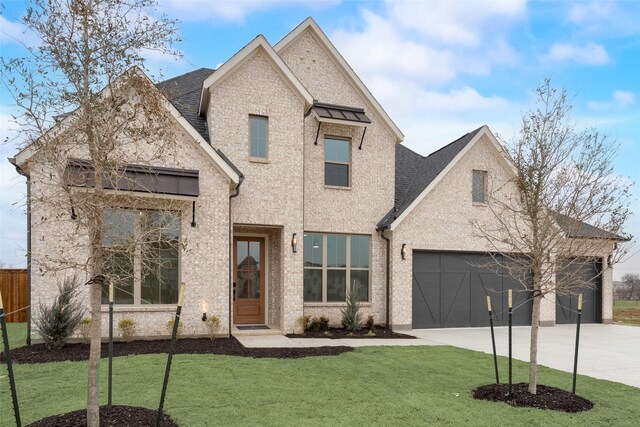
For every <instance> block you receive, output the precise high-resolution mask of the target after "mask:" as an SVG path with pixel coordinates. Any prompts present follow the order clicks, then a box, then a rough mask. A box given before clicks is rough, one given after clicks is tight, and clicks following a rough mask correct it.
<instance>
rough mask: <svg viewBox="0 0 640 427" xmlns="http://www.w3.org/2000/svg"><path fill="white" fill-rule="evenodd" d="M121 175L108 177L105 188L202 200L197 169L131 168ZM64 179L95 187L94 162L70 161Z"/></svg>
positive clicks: (141, 166) (126, 167)
mask: <svg viewBox="0 0 640 427" xmlns="http://www.w3.org/2000/svg"><path fill="white" fill-rule="evenodd" d="M117 175H118V176H116V177H108V176H105V178H104V179H103V184H102V186H103V188H104V189H107V190H120V191H136V192H144V193H154V194H167V195H176V196H187V197H198V195H199V194H200V188H199V179H198V175H199V172H198V171H197V170H191V169H175V168H166V167H158V166H143V165H127V166H125V167H123V168H121V169H119V171H118V174H117ZM64 180H65V183H66V184H68V185H72V186H75V187H93V186H94V185H95V176H94V167H93V163H91V162H90V161H88V160H82V159H69V161H68V162H67V167H66V170H65V175H64Z"/></svg>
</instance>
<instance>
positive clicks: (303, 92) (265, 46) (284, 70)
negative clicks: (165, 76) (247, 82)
mask: <svg viewBox="0 0 640 427" xmlns="http://www.w3.org/2000/svg"><path fill="white" fill-rule="evenodd" d="M256 50H261V51H262V52H263V53H264V54H265V56H266V58H267V59H268V60H269V62H270V63H271V65H272V66H273V67H274V69H275V70H276V72H277V73H278V74H279V75H280V76H281V77H282V79H283V80H284V81H285V82H286V83H287V84H288V85H289V87H290V88H291V90H292V91H293V92H294V93H295V94H297V95H298V96H299V97H300V98H301V99H302V100H303V101H304V102H305V111H307V109H308V108H309V107H311V105H313V96H311V94H310V93H309V91H308V90H307V89H306V88H305V87H304V86H303V85H302V83H300V80H298V78H297V77H296V76H295V75H294V74H293V72H292V71H291V70H290V69H289V67H287V64H285V63H284V61H283V60H282V58H280V57H279V56H278V54H277V53H276V51H275V50H273V47H271V45H270V44H269V42H267V39H265V38H264V36H263V35H262V34H260V35H259V36H257V37H256V38H255V39H253V40H252V41H251V42H250V43H249V44H247V45H246V46H245V47H243V48H242V49H240V50H239V51H238V52H236V54H235V55H233V56H232V57H231V58H229V60H227V62H225V63H224V64H222V65H221V66H220V67H219V68H218V69H217V70H216V72H215V73H213V74H211V75H210V76H209V77H207V79H206V80H205V81H204V82H203V83H202V93H201V95H200V106H199V108H198V113H199V114H201V115H204V114H206V111H207V106H208V105H209V99H210V94H209V89H210V88H211V87H212V86H214V85H216V84H217V83H219V82H221V81H223V80H224V79H225V78H226V77H228V75H230V74H231V73H232V72H233V71H234V70H236V69H237V68H238V67H239V66H241V65H242V64H243V63H244V61H245V60H246V59H247V58H249V57H250V56H251V54H252V53H254V52H255V51H256Z"/></svg>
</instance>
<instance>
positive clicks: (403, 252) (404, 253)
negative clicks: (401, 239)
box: [400, 243, 407, 261]
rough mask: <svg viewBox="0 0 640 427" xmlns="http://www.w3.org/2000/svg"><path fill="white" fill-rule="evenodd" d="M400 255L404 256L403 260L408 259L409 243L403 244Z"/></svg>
mask: <svg viewBox="0 0 640 427" xmlns="http://www.w3.org/2000/svg"><path fill="white" fill-rule="evenodd" d="M400 256H401V257H402V260H403V261H404V260H405V259H407V244H406V243H403V244H402V248H401V249H400Z"/></svg>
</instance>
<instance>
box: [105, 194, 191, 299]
mask: <svg viewBox="0 0 640 427" xmlns="http://www.w3.org/2000/svg"><path fill="white" fill-rule="evenodd" d="M106 210H120V211H130V212H133V218H134V222H133V232H134V240H135V249H134V254H133V303H131V304H117V303H116V302H115V301H114V304H113V307H114V310H116V307H123V309H121V310H120V311H123V310H126V309H132V310H141V309H143V310H142V311H154V309H158V310H162V309H164V308H175V307H176V306H177V305H178V302H177V301H176V302H175V303H174V304H145V303H143V302H142V267H143V265H142V244H141V241H140V236H141V235H142V226H141V220H140V213H143V212H163V213H172V214H175V215H176V216H177V218H178V222H179V224H178V225H179V226H178V232H179V234H178V242H180V241H181V238H182V211H180V210H176V209H143V208H142V209H141V208H133V207H123V206H112V207H108V208H106V209H105V211H106ZM102 247H103V251H104V248H108V246H104V245H103V246H102ZM177 250H178V274H177V275H178V283H177V285H178V288H179V287H180V283H182V251H181V250H180V245H179V244H178V245H177ZM101 306H102V307H108V306H109V303H108V302H107V303H102V302H101ZM116 311H117V310H116Z"/></svg>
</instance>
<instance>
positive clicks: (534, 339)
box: [529, 295, 542, 394]
mask: <svg viewBox="0 0 640 427" xmlns="http://www.w3.org/2000/svg"><path fill="white" fill-rule="evenodd" d="M541 299H542V297H541V296H540V295H537V296H535V297H534V298H533V309H532V313H531V346H530V347H529V393H531V394H536V392H537V387H538V328H539V324H540V300H541Z"/></svg>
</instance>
